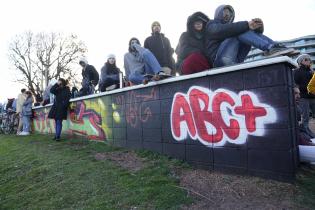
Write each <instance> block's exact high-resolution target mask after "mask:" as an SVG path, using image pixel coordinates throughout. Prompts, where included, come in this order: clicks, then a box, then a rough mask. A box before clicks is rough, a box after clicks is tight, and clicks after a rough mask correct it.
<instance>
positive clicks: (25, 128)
mask: <svg viewBox="0 0 315 210" xmlns="http://www.w3.org/2000/svg"><path fill="white" fill-rule="evenodd" d="M30 118H31V116H25V115H23V116H22V120H23V132H30V127H31V126H30V121H31V119H30Z"/></svg>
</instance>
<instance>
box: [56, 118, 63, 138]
mask: <svg viewBox="0 0 315 210" xmlns="http://www.w3.org/2000/svg"><path fill="white" fill-rule="evenodd" d="M55 123H56V135H55V137H56V138H60V134H61V130H62V120H55Z"/></svg>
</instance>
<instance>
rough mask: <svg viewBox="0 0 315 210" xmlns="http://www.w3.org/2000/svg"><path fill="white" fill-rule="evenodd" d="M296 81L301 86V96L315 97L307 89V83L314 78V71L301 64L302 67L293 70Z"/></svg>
mask: <svg viewBox="0 0 315 210" xmlns="http://www.w3.org/2000/svg"><path fill="white" fill-rule="evenodd" d="M293 75H294V82H295V84H297V85H298V86H299V89H300V95H301V98H315V96H314V95H313V94H309V93H308V91H307V85H308V83H309V82H310V80H311V79H312V76H313V71H312V70H311V69H310V68H307V67H305V66H303V65H301V67H300V68H298V69H295V70H294V71H293Z"/></svg>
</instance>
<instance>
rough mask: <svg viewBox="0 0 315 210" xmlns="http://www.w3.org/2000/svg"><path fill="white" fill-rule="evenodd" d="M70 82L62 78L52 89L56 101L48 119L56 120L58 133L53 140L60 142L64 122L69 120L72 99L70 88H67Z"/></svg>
mask: <svg viewBox="0 0 315 210" xmlns="http://www.w3.org/2000/svg"><path fill="white" fill-rule="evenodd" d="M67 83H68V81H66V80H65V79H63V78H60V79H59V80H58V82H57V83H56V84H55V85H54V86H52V87H51V89H50V92H51V93H52V94H54V95H55V101H54V104H53V105H52V107H51V109H50V111H49V113H48V118H51V119H54V120H55V123H56V126H55V128H56V132H55V137H54V138H53V140H56V141H60V135H61V131H62V120H66V119H67V113H68V107H69V104H70V103H69V101H70V98H71V92H70V88H69V87H68V86H67Z"/></svg>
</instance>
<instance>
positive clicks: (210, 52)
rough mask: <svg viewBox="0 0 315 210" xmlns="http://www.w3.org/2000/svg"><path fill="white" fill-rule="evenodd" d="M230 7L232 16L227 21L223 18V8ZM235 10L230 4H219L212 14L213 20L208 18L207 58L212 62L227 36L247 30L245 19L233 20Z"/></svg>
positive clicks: (236, 34)
mask: <svg viewBox="0 0 315 210" xmlns="http://www.w3.org/2000/svg"><path fill="white" fill-rule="evenodd" d="M225 8H228V9H230V11H231V12H232V17H231V18H230V20H228V21H224V19H223V10H224V9H225ZM234 17H235V12H234V9H233V7H232V6H230V5H221V6H219V7H218V8H217V9H216V11H215V14H214V20H210V21H209V22H208V24H207V26H206V30H207V58H208V60H209V62H210V63H213V62H214V60H215V58H216V54H217V51H218V48H219V47H220V44H221V43H222V42H223V41H224V40H225V39H227V38H231V37H235V36H238V35H240V34H242V33H245V32H246V31H248V30H249V26H248V22H247V21H240V22H235V23H234V22H233V21H234Z"/></svg>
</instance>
